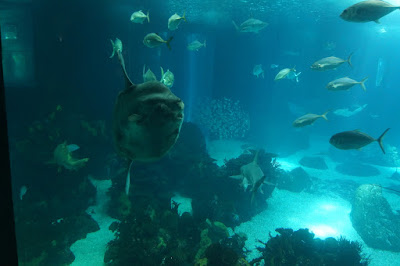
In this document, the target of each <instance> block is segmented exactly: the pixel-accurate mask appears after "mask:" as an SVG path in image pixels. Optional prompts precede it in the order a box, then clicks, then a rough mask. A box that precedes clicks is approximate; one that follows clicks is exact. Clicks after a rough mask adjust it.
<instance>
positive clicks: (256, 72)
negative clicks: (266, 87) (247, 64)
mask: <svg viewBox="0 0 400 266" xmlns="http://www.w3.org/2000/svg"><path fill="white" fill-rule="evenodd" d="M253 75H254V76H256V77H257V78H259V77H260V75H261V77H262V78H264V69H263V68H262V65H261V64H259V65H255V66H254V67H253Z"/></svg>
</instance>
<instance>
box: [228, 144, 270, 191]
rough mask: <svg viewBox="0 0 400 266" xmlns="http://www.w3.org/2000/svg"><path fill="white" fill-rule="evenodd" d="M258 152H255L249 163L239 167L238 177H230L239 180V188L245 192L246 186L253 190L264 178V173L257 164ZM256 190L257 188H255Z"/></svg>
mask: <svg viewBox="0 0 400 266" xmlns="http://www.w3.org/2000/svg"><path fill="white" fill-rule="evenodd" d="M258 154H259V151H257V152H256V154H255V156H254V159H253V161H252V162H251V163H248V164H246V165H243V166H242V167H240V175H234V176H230V177H231V178H234V179H238V180H241V181H242V182H241V186H242V187H243V189H244V190H245V191H246V190H247V188H248V186H251V188H252V189H254V188H255V185H256V184H257V182H259V180H260V179H262V178H263V177H264V173H263V171H262V170H261V168H260V166H259V165H258V163H257V160H258ZM257 189H258V188H257Z"/></svg>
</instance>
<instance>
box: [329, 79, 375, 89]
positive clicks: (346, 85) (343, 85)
mask: <svg viewBox="0 0 400 266" xmlns="http://www.w3.org/2000/svg"><path fill="white" fill-rule="evenodd" d="M367 79H368V77H366V78H364V79H363V80H361V81H355V80H354V79H351V78H349V77H344V78H339V79H335V80H333V81H331V82H329V83H328V85H326V88H327V89H328V90H330V91H345V90H349V89H350V88H351V87H353V86H354V85H357V84H360V86H361V88H362V89H363V90H364V91H367V88H365V85H364V83H365V82H366V81H367Z"/></svg>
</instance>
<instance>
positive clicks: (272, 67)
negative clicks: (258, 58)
mask: <svg viewBox="0 0 400 266" xmlns="http://www.w3.org/2000/svg"><path fill="white" fill-rule="evenodd" d="M278 67H279V65H275V64H271V66H270V68H271V69H274V68H278Z"/></svg>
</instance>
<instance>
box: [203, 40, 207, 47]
mask: <svg viewBox="0 0 400 266" xmlns="http://www.w3.org/2000/svg"><path fill="white" fill-rule="evenodd" d="M203 45H204V48H206V47H207V40H204V43H203Z"/></svg>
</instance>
